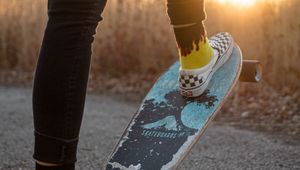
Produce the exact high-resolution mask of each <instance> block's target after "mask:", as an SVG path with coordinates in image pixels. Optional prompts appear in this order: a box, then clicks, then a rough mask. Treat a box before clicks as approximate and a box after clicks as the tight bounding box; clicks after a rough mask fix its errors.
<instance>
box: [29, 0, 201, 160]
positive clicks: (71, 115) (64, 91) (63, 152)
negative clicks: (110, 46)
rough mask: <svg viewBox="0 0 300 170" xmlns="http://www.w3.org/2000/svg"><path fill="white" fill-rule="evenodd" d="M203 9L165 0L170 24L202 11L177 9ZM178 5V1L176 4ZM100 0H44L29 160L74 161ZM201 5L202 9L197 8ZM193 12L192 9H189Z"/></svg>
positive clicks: (198, 16) (197, 17)
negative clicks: (45, 18)
mask: <svg viewBox="0 0 300 170" xmlns="http://www.w3.org/2000/svg"><path fill="white" fill-rule="evenodd" d="M185 1H187V2H189V4H190V7H189V8H195V7H194V6H195V4H197V3H198V4H199V5H198V6H199V9H198V10H197V11H203V10H201V9H202V8H203V4H202V2H203V0H169V1H168V7H169V10H168V14H169V15H170V19H171V23H172V24H176V23H178V24H185V22H189V23H191V22H198V21H199V20H203V19H204V18H205V16H204V12H202V13H201V12H194V13H195V14H191V13H190V10H186V11H185V12H183V11H181V15H178V13H176V9H177V8H178V7H179V6H186V7H185V8H188V5H185V4H186V3H185ZM178 2H179V3H178ZM105 4H106V0H48V17H49V20H48V23H47V27H46V30H45V34H44V39H43V43H42V47H41V51H40V55H39V59H38V62H37V67H36V72H35V77H34V86H33V115H34V128H35V147H34V155H33V157H34V158H35V159H37V160H39V161H43V162H48V163H57V164H73V163H75V162H76V150H77V143H78V136H79V131H80V126H81V121H82V114H83V110H84V103H85V95H86V87H87V82H88V75H89V69H90V60H91V44H92V42H93V40H94V34H95V30H96V27H97V25H98V22H99V21H101V20H102V17H101V13H102V11H103V9H104V7H105ZM201 4H202V6H201ZM194 11H196V9H195V10H194Z"/></svg>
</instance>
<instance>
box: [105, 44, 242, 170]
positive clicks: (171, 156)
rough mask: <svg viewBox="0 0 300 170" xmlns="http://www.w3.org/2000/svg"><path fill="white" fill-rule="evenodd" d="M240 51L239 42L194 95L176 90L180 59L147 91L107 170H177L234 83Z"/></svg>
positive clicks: (240, 55) (238, 65)
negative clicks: (202, 91)
mask: <svg viewBox="0 0 300 170" xmlns="http://www.w3.org/2000/svg"><path fill="white" fill-rule="evenodd" d="M241 66H242V54H241V51H240V49H239V47H238V46H237V45H235V47H234V49H233V53H232V55H231V57H230V58H229V60H228V61H227V62H226V63H225V64H224V65H223V66H222V67H221V68H220V69H219V70H218V71H216V72H215V74H214V75H213V77H212V79H211V81H210V83H209V86H208V89H207V90H206V91H205V93H204V94H203V95H201V96H200V97H197V98H192V99H191V98H185V97H182V96H181V95H180V93H179V90H178V82H177V81H178V76H179V75H178V70H179V62H176V63H175V64H174V65H172V66H171V68H170V69H169V70H168V71H167V72H166V73H164V74H163V75H162V76H161V77H160V78H159V80H158V81H157V82H156V83H155V85H154V86H153V87H152V89H151V90H150V92H149V93H148V94H147V96H146V98H145V99H144V101H143V103H142V104H141V106H140V108H139V109H138V111H137V113H136V114H135V115H134V117H133V119H132V120H131V122H130V123H129V125H128V127H127V129H126V130H125V132H124V134H123V136H122V137H121V139H120V141H119V142H118V144H117V146H116V147H115V149H114V151H113V153H112V155H111V157H110V160H109V162H108V164H107V166H106V169H107V170H110V169H144V170H150V169H151V170H158V169H175V168H176V167H177V166H178V165H179V163H180V162H181V161H182V160H183V159H184V157H185V156H186V155H187V153H188V152H189V151H190V149H191V148H192V146H193V145H194V144H195V143H196V142H197V141H198V140H199V138H200V137H201V135H202V133H203V132H204V130H205V129H206V127H207V125H208V124H209V122H210V121H211V120H212V118H213V117H214V116H215V115H216V113H217V112H218V110H219V109H220V108H221V106H222V105H223V102H224V100H225V98H226V97H227V96H228V94H229V93H230V91H231V89H232V88H233V86H234V85H235V83H236V82H237V81H238V77H239V75H240V72H241Z"/></svg>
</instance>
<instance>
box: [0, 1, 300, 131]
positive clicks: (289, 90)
mask: <svg viewBox="0 0 300 170" xmlns="http://www.w3.org/2000/svg"><path fill="white" fill-rule="evenodd" d="M299 6H300V1H299V0H206V11H207V16H208V18H207V20H206V22H205V24H206V27H207V32H208V34H209V35H213V34H214V33H217V32H221V31H227V32H230V33H231V34H232V35H233V36H234V38H235V41H236V42H237V43H238V44H239V45H240V47H241V49H242V51H243V55H244V58H246V59H257V60H260V61H261V64H262V68H263V80H262V81H261V82H260V83H259V84H249V83H239V84H238V86H237V87H236V88H235V90H234V93H233V94H232V95H231V97H230V99H229V100H228V101H227V102H226V105H225V107H224V108H223V112H224V113H223V114H222V116H219V117H218V118H217V120H221V121H228V122H229V123H231V124H233V125H237V126H243V127H245V126H247V125H248V124H249V127H253V126H254V125H255V128H256V129H257V128H259V129H264V130H270V131H274V130H276V131H282V132H284V133H288V134H292V135H296V134H298V133H299V131H300V104H299V102H300V99H299V96H300V9H299ZM46 9H47V2H46V1H45V0H9V1H7V0H0V83H1V84H3V85H17V86H27V87H31V85H32V77H33V73H34V69H35V65H36V61H37V57H38V54H39V49H40V44H41V41H42V38H43V32H44V29H45V25H46V21H47V13H46V12H47V11H46ZM103 16H104V20H103V21H102V22H101V23H100V24H99V27H98V30H97V35H96V37H95V41H94V44H93V56H92V60H93V61H92V67H91V73H90V80H89V87H88V89H89V92H91V93H106V94H111V95H122V96H125V97H127V98H128V99H132V100H136V101H141V100H142V98H143V96H144V95H145V94H146V93H147V92H148V90H149V89H150V87H151V86H152V85H153V83H154V82H155V80H156V79H157V78H158V76H159V75H160V74H161V73H162V72H163V71H165V70H166V69H167V68H168V67H169V66H170V65H171V64H172V63H174V62H175V61H176V60H177V58H178V56H177V49H176V42H175V38H174V35H173V32H172V28H171V26H170V25H169V20H168V17H167V14H166V1H165V0H109V1H108V4H107V6H106V9H105V11H104V14H103ZM53 67H54V68H53V69H55V66H53ZM107 80H109V81H107Z"/></svg>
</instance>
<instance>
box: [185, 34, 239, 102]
mask: <svg viewBox="0 0 300 170" xmlns="http://www.w3.org/2000/svg"><path fill="white" fill-rule="evenodd" d="M209 44H210V45H211V47H212V48H213V50H214V55H213V58H212V60H211V61H210V62H209V63H208V64H207V65H206V66H204V67H202V68H199V69H192V70H184V69H180V77H179V89H180V92H181V94H182V95H183V96H186V97H197V96H200V95H201V94H203V92H204V91H205V90H206V88H207V86H208V83H209V81H210V79H211V78H212V75H213V74H214V73H215V71H217V70H218V69H219V68H220V67H221V66H222V65H223V64H224V63H225V62H226V61H227V60H228V59H229V57H230V55H231V54H232V50H233V47H234V41H233V38H232V36H231V35H230V34H229V33H218V34H216V35H214V36H212V37H211V38H210V39H209Z"/></svg>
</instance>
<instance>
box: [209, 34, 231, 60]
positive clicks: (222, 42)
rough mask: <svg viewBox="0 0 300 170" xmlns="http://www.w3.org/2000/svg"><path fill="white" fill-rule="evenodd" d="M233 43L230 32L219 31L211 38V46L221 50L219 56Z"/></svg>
mask: <svg viewBox="0 0 300 170" xmlns="http://www.w3.org/2000/svg"><path fill="white" fill-rule="evenodd" d="M231 43H232V38H231V35H230V34H228V33H219V34H217V35H215V36H213V37H212V38H210V39H209V44H210V45H211V47H212V48H214V49H216V50H217V51H218V52H219V56H218V57H219V58H220V57H221V56H223V55H224V53H226V51H227V50H228V48H229V46H230V44H231Z"/></svg>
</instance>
